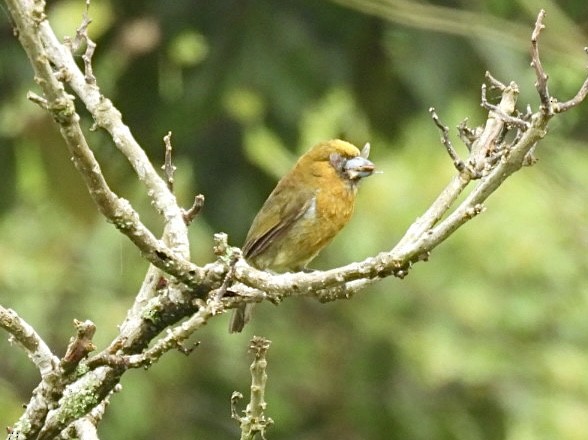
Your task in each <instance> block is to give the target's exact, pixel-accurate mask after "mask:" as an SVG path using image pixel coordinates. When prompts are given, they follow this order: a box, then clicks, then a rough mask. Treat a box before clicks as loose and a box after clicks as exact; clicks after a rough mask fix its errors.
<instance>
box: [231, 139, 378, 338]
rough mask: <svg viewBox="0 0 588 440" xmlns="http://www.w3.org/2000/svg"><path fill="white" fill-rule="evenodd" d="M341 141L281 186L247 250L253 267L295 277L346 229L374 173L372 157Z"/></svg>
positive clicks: (239, 325)
mask: <svg viewBox="0 0 588 440" xmlns="http://www.w3.org/2000/svg"><path fill="white" fill-rule="evenodd" d="M369 147H370V146H369V144H366V145H365V147H364V148H363V150H362V151H361V152H360V151H359V150H358V149H357V148H356V147H355V146H354V145H352V144H350V143H348V142H345V141H342V140H338V139H336V140H330V141H326V142H322V143H320V144H318V145H316V146H314V147H313V148H311V149H310V150H309V151H308V152H307V153H306V154H304V155H303V156H302V157H301V158H300V159H298V162H296V164H295V165H294V167H293V168H292V169H291V170H290V171H289V172H288V174H286V175H285V176H284V177H282V179H281V180H280V181H279V182H278V184H277V185H276V187H275V188H274V190H273V191H272V192H271V194H270V195H269V197H268V198H267V200H266V201H265V203H264V204H263V206H262V207H261V210H260V211H259V212H258V213H257V215H256V216H255V219H254V220H253V223H252V225H251V228H250V229H249V232H248V233H247V238H246V239H245V244H244V245H243V256H244V257H245V259H246V260H247V262H248V263H249V264H251V265H252V266H254V267H256V268H257V269H260V270H268V271H271V272H276V273H280V272H294V271H300V270H303V269H305V268H306V265H307V264H308V263H309V262H310V261H311V260H312V259H313V258H314V257H316V256H317V254H318V253H319V252H320V251H321V250H322V249H323V248H324V247H325V246H326V245H327V244H328V243H329V242H330V241H331V240H332V239H333V238H334V237H335V235H336V234H337V233H338V232H339V231H340V230H341V228H343V226H345V225H346V224H347V222H348V221H349V219H350V218H351V214H352V213H353V206H354V204H355V195H356V194H357V184H358V183H359V181H360V180H361V179H362V178H364V177H367V176H370V175H371V174H372V173H373V172H374V170H375V167H374V164H373V163H372V162H370V161H369V160H368V159H367V157H368V155H369ZM252 307H253V304H243V305H242V306H240V307H239V308H237V309H235V310H234V312H233V316H232V318H231V322H230V328H229V331H230V332H231V333H233V332H240V331H241V330H242V329H243V326H244V325H245V324H246V323H247V322H248V321H249V318H250V316H251V309H252Z"/></svg>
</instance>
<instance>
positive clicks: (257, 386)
mask: <svg viewBox="0 0 588 440" xmlns="http://www.w3.org/2000/svg"><path fill="white" fill-rule="evenodd" d="M270 344H271V341H270V340H269V339H266V338H264V337H260V336H254V337H253V338H252V339H251V342H250V346H249V351H250V352H251V353H253V355H254V360H253V363H252V364H251V367H249V370H250V371H251V396H250V400H249V403H248V404H247V408H246V409H245V411H244V413H245V415H244V416H240V415H239V412H238V410H237V402H238V401H239V400H240V399H241V398H243V395H242V394H241V393H239V392H234V393H233V394H232V396H231V416H232V418H233V419H235V420H237V421H238V422H239V425H240V427H241V439H253V438H255V436H256V435H257V434H259V435H260V436H261V438H262V439H265V431H266V430H267V428H268V427H270V426H271V425H272V424H273V423H274V421H273V420H272V419H271V418H269V417H267V416H266V415H265V410H266V408H267V403H266V402H265V386H266V383H267V372H266V369H267V359H266V355H267V351H268V349H269V346H270Z"/></svg>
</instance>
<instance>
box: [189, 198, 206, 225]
mask: <svg viewBox="0 0 588 440" xmlns="http://www.w3.org/2000/svg"><path fill="white" fill-rule="evenodd" d="M203 206H204V195H202V194H198V195H196V196H195V197H194V203H192V206H191V207H190V209H188V210H187V211H184V221H185V222H186V224H187V225H189V224H190V223H192V222H193V221H194V219H195V218H196V216H197V215H198V214H199V213H200V211H201V210H202V208H203Z"/></svg>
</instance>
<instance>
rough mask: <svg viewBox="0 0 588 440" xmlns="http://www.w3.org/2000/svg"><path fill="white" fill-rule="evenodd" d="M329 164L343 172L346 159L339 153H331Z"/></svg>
mask: <svg viewBox="0 0 588 440" xmlns="http://www.w3.org/2000/svg"><path fill="white" fill-rule="evenodd" d="M329 162H331V165H333V168H335V169H336V170H337V171H340V172H342V171H343V168H344V167H345V162H346V161H345V158H344V157H343V156H341V155H340V154H338V153H331V155H330V156H329Z"/></svg>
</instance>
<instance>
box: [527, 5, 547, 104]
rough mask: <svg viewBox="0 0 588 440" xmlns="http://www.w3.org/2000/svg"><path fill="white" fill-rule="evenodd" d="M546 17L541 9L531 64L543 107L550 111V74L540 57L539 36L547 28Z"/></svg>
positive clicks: (533, 34)
mask: <svg viewBox="0 0 588 440" xmlns="http://www.w3.org/2000/svg"><path fill="white" fill-rule="evenodd" d="M544 18H545V10H544V9H541V11H539V15H537V21H536V22H535V28H534V29H533V33H532V34H531V58H532V61H531V66H532V67H533V69H534V70H535V76H536V77H537V82H535V87H536V88H537V93H539V99H540V100H541V107H542V108H543V109H544V111H545V112H547V113H550V112H551V106H550V101H551V97H550V95H549V90H548V89H547V80H548V78H549V76H548V75H547V74H546V73H545V70H543V65H542V63H541V59H540V58H539V36H540V35H541V31H542V30H543V29H545V25H544V24H543V19H544Z"/></svg>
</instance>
